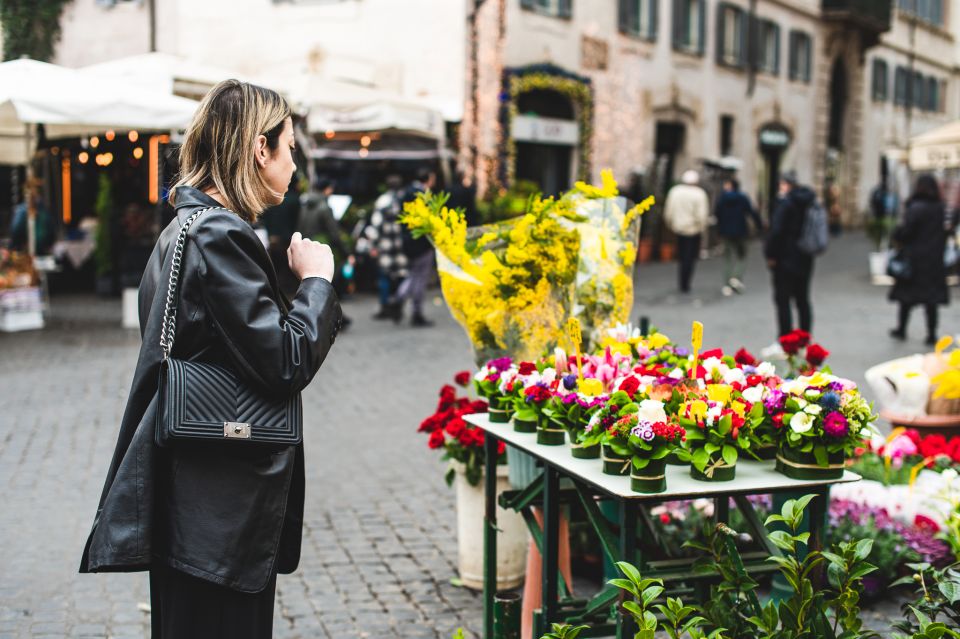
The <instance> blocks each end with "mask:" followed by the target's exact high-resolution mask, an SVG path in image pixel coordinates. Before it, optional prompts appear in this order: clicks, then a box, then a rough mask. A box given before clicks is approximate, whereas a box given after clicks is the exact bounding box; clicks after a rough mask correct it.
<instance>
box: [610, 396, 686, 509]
mask: <svg viewBox="0 0 960 639" xmlns="http://www.w3.org/2000/svg"><path fill="white" fill-rule="evenodd" d="M623 421H626V422H627V423H626V424H625V426H628V427H629V429H630V430H629V436H628V437H627V446H628V447H629V449H630V452H631V453H633V458H632V463H631V468H630V488H631V489H632V490H633V491H635V492H638V493H662V492H663V491H665V490H666V489H667V476H666V458H667V456H668V455H669V454H670V453H672V452H673V451H674V450H676V448H677V447H678V446H680V444H681V442H683V440H684V439H685V438H686V431H685V430H684V429H683V427H682V426H678V425H677V424H674V423H671V422H669V421H662V422H649V421H647V420H645V419H640V418H639V417H638V416H637V415H636V414H633V415H627V416H625V417H622V418H621V419H620V422H623ZM618 424H619V422H618Z"/></svg>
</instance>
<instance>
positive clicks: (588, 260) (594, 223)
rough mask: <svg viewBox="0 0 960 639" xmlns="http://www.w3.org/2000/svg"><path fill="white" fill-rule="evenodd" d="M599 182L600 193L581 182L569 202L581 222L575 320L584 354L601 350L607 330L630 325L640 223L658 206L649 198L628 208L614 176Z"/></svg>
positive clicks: (578, 225) (603, 174)
mask: <svg viewBox="0 0 960 639" xmlns="http://www.w3.org/2000/svg"><path fill="white" fill-rule="evenodd" d="M601 178H602V185H601V186H600V187H595V186H590V185H588V184H584V183H582V182H578V183H577V186H576V188H575V189H574V191H572V192H571V193H570V194H569V195H568V196H567V197H568V199H569V200H570V202H571V207H572V208H573V209H574V210H575V211H576V213H577V215H578V217H579V218H580V219H581V220H582V221H579V222H577V223H576V228H577V230H578V231H579V232H580V255H579V262H578V265H577V283H576V291H575V293H574V307H573V315H574V317H576V318H577V319H578V320H580V326H581V328H582V331H583V337H584V350H585V351H586V352H590V351H592V350H593V349H594V348H595V347H596V346H597V345H599V344H600V341H601V339H602V338H603V337H604V335H605V333H606V331H607V330H608V329H610V328H613V327H615V326H617V325H618V324H623V323H624V322H626V321H627V320H628V319H629V316H630V309H631V308H632V307H633V270H634V269H633V266H634V262H635V261H636V258H637V238H638V237H639V234H640V220H641V216H642V215H643V213H645V212H646V211H648V210H649V209H650V207H652V206H653V204H654V200H653V197H648V198H646V199H645V200H643V201H642V202H640V203H639V204H637V205H636V206H633V207H629V205H628V201H627V199H626V198H624V197H620V196H619V192H618V190H617V183H616V181H614V179H613V175H612V174H611V173H610V172H609V171H602V172H601Z"/></svg>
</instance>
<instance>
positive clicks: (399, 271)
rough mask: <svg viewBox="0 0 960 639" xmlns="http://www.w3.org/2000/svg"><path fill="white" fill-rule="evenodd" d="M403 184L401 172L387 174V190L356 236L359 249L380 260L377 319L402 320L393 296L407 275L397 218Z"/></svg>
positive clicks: (378, 266)
mask: <svg viewBox="0 0 960 639" xmlns="http://www.w3.org/2000/svg"><path fill="white" fill-rule="evenodd" d="M402 186H403V182H402V181H401V179H400V176H397V175H391V176H389V177H387V190H386V191H385V192H383V193H382V194H381V195H380V197H378V198H377V200H376V202H374V205H373V212H371V213H370V219H369V220H368V221H367V224H366V225H365V226H364V227H363V229H362V230H361V231H360V234H359V237H358V238H357V250H358V252H363V253H366V255H369V256H370V258H371V259H374V260H376V263H377V292H378V294H379V299H380V308H379V310H378V311H377V312H376V314H375V315H374V316H373V319H375V320H381V319H392V320H394V321H396V322H399V321H400V317H398V316H397V313H396V305H395V304H394V303H393V296H394V294H395V293H396V291H397V287H399V286H400V282H402V281H403V279H404V278H405V277H406V276H407V256H406V255H404V253H403V234H402V231H401V229H400V223H399V222H398V221H397V220H398V218H399V217H400V212H401V205H402V202H403V190H402Z"/></svg>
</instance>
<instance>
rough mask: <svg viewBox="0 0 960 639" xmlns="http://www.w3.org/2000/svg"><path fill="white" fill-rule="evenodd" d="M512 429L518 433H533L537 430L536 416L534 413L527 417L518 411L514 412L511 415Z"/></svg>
mask: <svg viewBox="0 0 960 639" xmlns="http://www.w3.org/2000/svg"><path fill="white" fill-rule="evenodd" d="M513 430H514V431H516V432H518V433H535V432H537V417H536V415H534V416H532V417H530V418H527V417H525V416H524V415H521V414H520V413H514V415H513Z"/></svg>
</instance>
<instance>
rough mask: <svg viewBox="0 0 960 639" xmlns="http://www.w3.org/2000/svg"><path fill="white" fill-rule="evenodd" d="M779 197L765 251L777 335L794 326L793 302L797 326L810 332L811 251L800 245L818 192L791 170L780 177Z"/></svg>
mask: <svg viewBox="0 0 960 639" xmlns="http://www.w3.org/2000/svg"><path fill="white" fill-rule="evenodd" d="M780 195H781V197H780V199H779V200H778V201H777V205H776V207H775V208H774V211H773V219H772V221H771V223H770V232H769V233H768V234H767V240H766V244H765V246H764V254H765V255H766V258H767V265H768V266H769V267H770V271H771V273H772V276H773V298H774V302H775V304H776V307H777V328H778V331H779V335H781V336H782V335H786V334H787V333H790V332H791V331H792V330H793V328H794V324H793V312H792V305H796V307H797V316H798V321H799V328H801V329H803V330H805V331H807V332H810V330H811V328H812V326H813V310H812V308H811V305H810V280H811V278H812V277H813V260H814V256H813V254H811V253H809V252H808V251H805V250H804V249H802V248H801V245H800V244H801V239H802V237H803V233H804V222H805V220H806V219H807V216H808V215H810V214H811V213H810V211H811V208H812V207H814V206H819V205H818V204H817V196H816V194H815V193H814V192H813V189H811V188H810V187H808V186H803V185H801V184H800V183H799V181H798V179H797V174H796V173H794V172H793V171H786V172H784V173H783V175H782V176H781V178H780Z"/></svg>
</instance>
